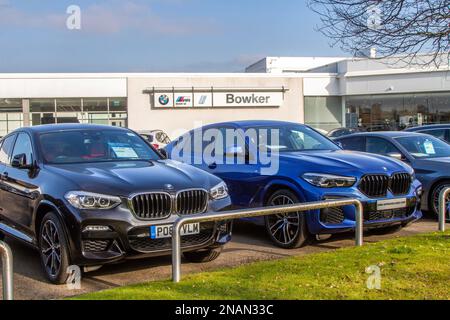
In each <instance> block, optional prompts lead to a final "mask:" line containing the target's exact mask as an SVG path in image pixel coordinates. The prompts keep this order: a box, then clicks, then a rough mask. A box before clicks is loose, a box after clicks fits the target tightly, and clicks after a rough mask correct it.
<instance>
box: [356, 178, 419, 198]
mask: <svg viewBox="0 0 450 320" xmlns="http://www.w3.org/2000/svg"><path fill="white" fill-rule="evenodd" d="M410 187H411V175H410V174H408V173H395V174H393V175H392V177H389V176H387V175H383V174H371V175H366V176H364V177H363V178H362V179H361V181H360V183H359V185H358V188H359V190H360V191H361V192H362V193H364V194H365V195H366V196H368V197H385V196H386V195H387V191H388V190H390V191H391V192H392V194H394V195H396V196H397V195H403V194H407V193H408V191H409V189H410Z"/></svg>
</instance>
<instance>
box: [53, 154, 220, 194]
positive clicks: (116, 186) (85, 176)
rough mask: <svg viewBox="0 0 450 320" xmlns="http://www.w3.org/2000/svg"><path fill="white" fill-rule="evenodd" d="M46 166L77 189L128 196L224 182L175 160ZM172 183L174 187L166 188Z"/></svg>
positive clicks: (209, 185) (211, 185)
mask: <svg viewBox="0 0 450 320" xmlns="http://www.w3.org/2000/svg"><path fill="white" fill-rule="evenodd" d="M46 169H47V170H49V171H51V172H53V173H54V174H57V175H62V176H64V177H65V178H67V179H69V180H70V181H72V182H73V183H74V184H76V185H77V186H78V187H79V190H78V191H80V190H82V191H89V192H97V193H104V194H112V195H119V196H125V197H127V196H129V195H130V194H133V193H140V192H149V191H161V190H165V191H178V190H183V189H191V188H203V189H207V190H209V189H210V188H212V187H213V186H215V185H217V184H218V183H220V182H221V180H220V179H219V178H217V177H215V176H213V175H211V174H209V173H207V172H204V171H202V170H200V169H197V168H194V167H192V166H189V165H186V164H183V163H181V162H178V161H173V160H160V161H151V162H147V161H130V162H102V163H95V164H92V163H89V164H62V165H47V166H46ZM169 184H170V185H172V186H173V190H166V189H167V188H166V187H167V185H169ZM74 191H75V190H74Z"/></svg>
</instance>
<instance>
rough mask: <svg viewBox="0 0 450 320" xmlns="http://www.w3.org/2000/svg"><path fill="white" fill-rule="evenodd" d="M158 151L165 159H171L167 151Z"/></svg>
mask: <svg viewBox="0 0 450 320" xmlns="http://www.w3.org/2000/svg"><path fill="white" fill-rule="evenodd" d="M158 151H159V153H160V154H161V156H162V157H163V158H164V159H169V155H168V153H167V150H166V149H159V150H158Z"/></svg>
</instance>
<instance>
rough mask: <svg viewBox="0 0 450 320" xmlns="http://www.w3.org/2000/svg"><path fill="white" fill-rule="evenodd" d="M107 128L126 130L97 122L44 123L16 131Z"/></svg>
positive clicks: (42, 131) (38, 131)
mask: <svg viewBox="0 0 450 320" xmlns="http://www.w3.org/2000/svg"><path fill="white" fill-rule="evenodd" d="M107 129H113V130H124V131H128V129H125V128H121V127H113V126H106V125H99V124H82V123H64V124H45V125H39V126H32V127H23V128H20V129H17V131H29V132H37V133H45V132H55V131H70V130H107Z"/></svg>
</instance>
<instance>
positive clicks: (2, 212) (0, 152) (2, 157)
mask: <svg viewBox="0 0 450 320" xmlns="http://www.w3.org/2000/svg"><path fill="white" fill-rule="evenodd" d="M16 136H17V135H16V134H11V135H8V136H6V137H5V138H3V140H2V142H1V147H0V217H1V219H2V220H4V219H7V218H8V215H7V212H8V211H9V207H10V203H8V202H7V201H5V193H6V192H7V191H6V185H5V184H4V183H3V182H4V180H3V178H4V176H3V173H4V172H5V171H6V166H7V164H8V163H9V159H10V156H11V151H12V148H13V146H14V141H15V139H16Z"/></svg>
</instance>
